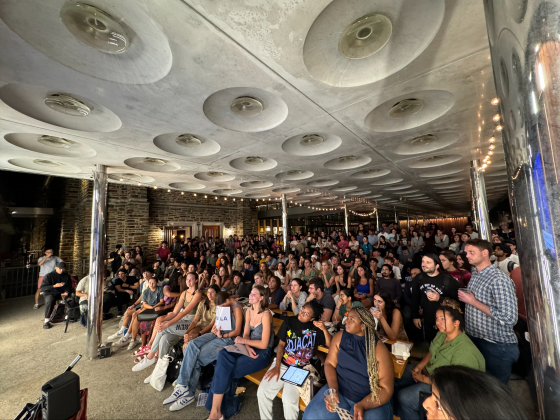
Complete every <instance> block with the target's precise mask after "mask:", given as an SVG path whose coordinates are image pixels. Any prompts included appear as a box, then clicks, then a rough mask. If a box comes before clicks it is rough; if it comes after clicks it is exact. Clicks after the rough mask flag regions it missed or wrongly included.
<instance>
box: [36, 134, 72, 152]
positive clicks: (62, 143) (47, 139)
mask: <svg viewBox="0 0 560 420" xmlns="http://www.w3.org/2000/svg"><path fill="white" fill-rule="evenodd" d="M37 141H38V142H39V143H41V144H44V145H45V146H49V147H56V148H57V149H70V148H71V147H72V145H73V144H75V142H73V141H70V140H66V139H63V138H62V137H55V136H40V137H39V138H38V139H37Z"/></svg>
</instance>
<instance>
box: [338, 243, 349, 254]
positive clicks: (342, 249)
mask: <svg viewBox="0 0 560 420" xmlns="http://www.w3.org/2000/svg"><path fill="white" fill-rule="evenodd" d="M338 247H339V248H340V251H341V252H344V250H345V249H346V248H348V241H340V242H339V243H338Z"/></svg>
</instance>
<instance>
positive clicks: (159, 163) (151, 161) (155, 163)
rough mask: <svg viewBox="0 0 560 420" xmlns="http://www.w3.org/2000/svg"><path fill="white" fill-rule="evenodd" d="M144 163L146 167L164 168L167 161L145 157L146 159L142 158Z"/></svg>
mask: <svg viewBox="0 0 560 420" xmlns="http://www.w3.org/2000/svg"><path fill="white" fill-rule="evenodd" d="M144 163H145V164H146V165H150V166H165V164H166V163H167V161H166V160H164V159H158V158H151V157H147V158H144Z"/></svg>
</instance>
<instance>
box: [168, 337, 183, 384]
mask: <svg viewBox="0 0 560 420" xmlns="http://www.w3.org/2000/svg"><path fill="white" fill-rule="evenodd" d="M183 344H184V340H183V339H182V338H181V340H179V342H178V343H177V344H175V345H174V346H173V348H172V349H171V351H170V352H169V356H171V357H172V358H173V361H172V362H170V363H169V366H168V367H167V381H168V382H171V383H173V382H175V380H176V379H177V378H178V377H179V372H180V371H181V365H182V364H183Z"/></svg>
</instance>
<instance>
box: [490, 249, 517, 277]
mask: <svg viewBox="0 0 560 420" xmlns="http://www.w3.org/2000/svg"><path fill="white" fill-rule="evenodd" d="M493 249H494V255H495V256H496V261H494V263H493V264H492V265H493V266H494V267H496V268H498V269H500V270H501V271H503V272H504V273H505V274H507V275H508V276H509V273H511V272H512V271H513V269H514V268H516V267H519V264H517V263H516V262H515V261H513V260H512V259H511V258H510V256H511V250H510V249H509V246H507V245H506V244H494V245H493Z"/></svg>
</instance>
